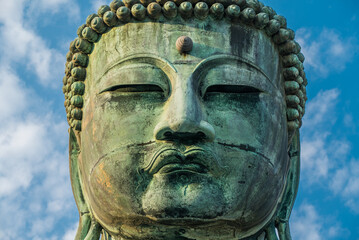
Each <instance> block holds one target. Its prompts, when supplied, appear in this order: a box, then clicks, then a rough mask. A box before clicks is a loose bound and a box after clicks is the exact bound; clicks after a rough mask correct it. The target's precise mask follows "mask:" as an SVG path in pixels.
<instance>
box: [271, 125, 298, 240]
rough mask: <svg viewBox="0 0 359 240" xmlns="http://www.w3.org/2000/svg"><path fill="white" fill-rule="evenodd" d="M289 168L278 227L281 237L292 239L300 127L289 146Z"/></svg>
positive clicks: (279, 212) (279, 210) (277, 222)
mask: <svg viewBox="0 0 359 240" xmlns="http://www.w3.org/2000/svg"><path fill="white" fill-rule="evenodd" d="M288 154H289V158H290V159H289V170H288V175H287V182H286V186H285V190H284V194H283V197H282V201H281V203H280V205H279V207H280V208H279V209H278V214H277V219H276V228H277V229H278V235H279V238H280V239H281V240H282V239H286V240H288V239H291V236H290V230H289V223H288V222H289V217H290V214H291V212H292V208H293V205H294V201H295V198H296V196H297V192H298V185H299V175H300V136H299V129H298V130H296V131H295V132H294V135H293V138H292V141H291V143H290V146H289V151H288Z"/></svg>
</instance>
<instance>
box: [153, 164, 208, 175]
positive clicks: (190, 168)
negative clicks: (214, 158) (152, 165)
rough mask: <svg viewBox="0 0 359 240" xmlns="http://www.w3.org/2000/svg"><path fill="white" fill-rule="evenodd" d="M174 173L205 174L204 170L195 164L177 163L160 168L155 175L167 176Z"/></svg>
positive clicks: (201, 166)
mask: <svg viewBox="0 0 359 240" xmlns="http://www.w3.org/2000/svg"><path fill="white" fill-rule="evenodd" d="M175 172H191V173H201V174H204V173H206V172H207V171H206V168H205V167H204V166H203V165H201V164H197V163H187V164H178V163H169V164H166V165H164V166H162V167H161V168H160V169H159V170H158V171H157V173H158V174H168V173H175Z"/></svg>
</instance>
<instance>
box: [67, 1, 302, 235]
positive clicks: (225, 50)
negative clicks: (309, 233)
mask: <svg viewBox="0 0 359 240" xmlns="http://www.w3.org/2000/svg"><path fill="white" fill-rule="evenodd" d="M141 3H142V4H139V3H137V2H135V1H128V2H124V3H122V2H120V1H114V2H113V3H111V5H110V7H108V6H102V7H101V8H100V9H99V12H98V15H90V16H89V18H88V19H87V25H84V26H81V27H80V28H79V32H78V34H79V38H78V39H76V40H75V41H74V42H73V43H72V44H71V47H70V52H69V54H68V55H67V58H68V62H67V64H66V76H65V78H64V93H65V98H66V102H65V107H66V110H67V112H68V120H69V124H70V126H71V127H70V172H71V181H72V186H73V191H74V196H75V200H76V203H77V205H78V209H79V212H80V223H79V229H78V233H77V236H76V239H99V238H100V235H101V234H102V238H103V239H110V238H111V239H169V240H172V239H198V240H201V239H223V240H224V239H268V240H271V239H278V237H279V238H280V239H291V237H290V232H289V224H288V221H289V217H290V212H291V209H292V206H293V203H294V199H295V195H296V192H297V188H298V182H299V162H300V157H299V148H300V147H299V146H300V144H299V130H298V129H299V127H300V125H301V117H302V115H303V114H304V103H305V99H306V97H305V85H306V79H305V74H304V71H303V64H302V62H303V61H304V58H303V56H302V54H301V53H300V47H299V45H298V44H297V43H296V42H295V41H294V40H293V39H294V33H293V31H291V30H290V29H287V28H286V21H285V19H284V18H283V17H281V16H278V15H276V14H275V12H274V11H273V10H272V9H271V8H269V7H265V6H263V5H262V4H261V3H259V2H257V1H253V0H252V1H236V2H231V1H228V2H226V1H223V2H217V3H215V2H201V3H195V2H183V3H180V2H159V3H155V2H152V3H150V2H141ZM182 36H186V37H187V38H183V37H182ZM181 37H182V38H181ZM184 39H185V40H184ZM188 41H189V42H188ZM94 43H95V44H94ZM183 49H184V50H183ZM276 230H277V232H278V235H279V236H277V235H276Z"/></svg>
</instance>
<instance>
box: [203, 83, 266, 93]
mask: <svg viewBox="0 0 359 240" xmlns="http://www.w3.org/2000/svg"><path fill="white" fill-rule="evenodd" d="M205 93H240V94H260V93H263V91H262V90H260V89H258V88H255V87H251V86H245V85H220V84H218V85H211V86H209V87H208V88H207V89H206V92H205Z"/></svg>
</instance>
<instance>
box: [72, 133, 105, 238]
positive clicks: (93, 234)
mask: <svg viewBox="0 0 359 240" xmlns="http://www.w3.org/2000/svg"><path fill="white" fill-rule="evenodd" d="M69 135H70V139H69V155H70V178H71V186H72V191H73V193H74V197H75V202H76V205H77V209H78V211H79V215H80V220H79V226H78V228H77V233H76V237H75V240H90V239H91V240H98V239H99V238H100V233H101V231H102V227H101V226H100V225H99V224H98V223H97V222H96V220H95V219H93V217H92V216H91V213H90V211H89V207H88V205H87V203H86V200H85V197H84V194H83V188H82V182H81V176H80V171H79V166H78V157H79V154H80V144H79V135H78V133H76V132H74V130H73V129H72V128H70V129H69Z"/></svg>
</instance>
